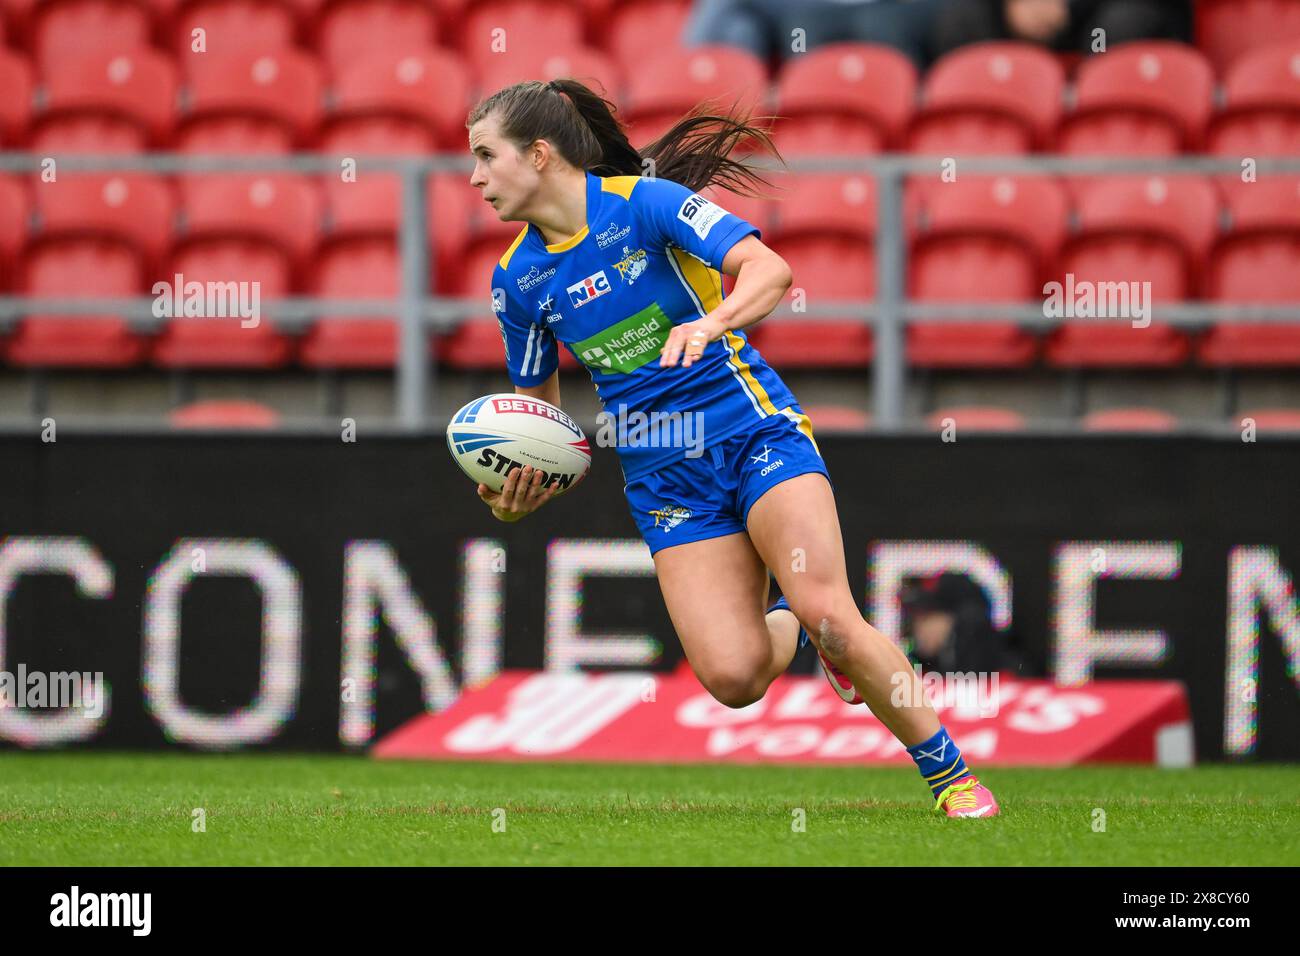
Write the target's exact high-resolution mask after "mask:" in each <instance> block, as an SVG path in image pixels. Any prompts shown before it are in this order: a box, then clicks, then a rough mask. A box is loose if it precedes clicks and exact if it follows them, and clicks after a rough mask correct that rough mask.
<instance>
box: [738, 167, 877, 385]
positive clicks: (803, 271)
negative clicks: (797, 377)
mask: <svg viewBox="0 0 1300 956" xmlns="http://www.w3.org/2000/svg"><path fill="white" fill-rule="evenodd" d="M774 182H775V184H776V185H778V186H781V187H784V189H783V190H782V191H780V192H778V193H777V195H778V196H779V197H780V201H779V202H776V203H773V207H774V208H773V212H772V220H773V221H772V226H771V228H770V231H769V234H768V240H767V244H768V245H769V246H770V247H771V248H773V249H774V250H775V251H776V252H777V253H778V254H779V255H780V256H782V257H783V258H784V259H785V260H786V262H787V263H788V264H789V266H790V270H791V272H792V273H793V275H794V282H793V285H792V286H791V289H790V300H791V302H792V304H796V305H797V304H798V303H800V302H803V303H804V304H810V305H811V304H816V305H819V306H820V305H824V304H826V303H828V302H832V301H834V300H836V299H871V298H874V297H875V294H876V265H875V253H874V251H873V248H872V240H873V237H874V235H875V229H876V197H875V192H876V190H875V183H874V182H872V180H871V179H870V178H869V177H867V176H857V175H852V174H849V175H844V174H837V173H829V174H827V173H805V174H799V175H795V174H791V175H788V176H786V177H784V178H783V179H780V180H774ZM746 334H747V335H749V338H750V341H751V342H752V343H753V345H754V347H755V348H757V349H758V350H759V351H760V352H762V353H763V356H764V358H766V359H767V360H768V361H769V362H771V363H772V364H773V365H776V366H780V367H784V368H817V367H826V368H860V367H862V366H865V365H867V364H868V363H869V362H870V361H871V358H872V355H873V354H874V348H873V342H874V340H873V336H872V331H871V326H870V325H868V324H867V323H866V322H865V320H859V319H856V318H847V320H838V319H835V318H825V319H823V318H821V317H818V318H815V319H797V320H790V319H786V318H781V317H778V318H774V319H767V320H765V321H763V322H761V323H759V324H758V325H756V326H754V327H753V329H752V330H748V331H747V333H746Z"/></svg>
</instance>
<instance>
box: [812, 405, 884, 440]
mask: <svg viewBox="0 0 1300 956" xmlns="http://www.w3.org/2000/svg"><path fill="white" fill-rule="evenodd" d="M804 414H805V415H807V416H808V421H809V422H810V423H811V424H812V428H813V432H814V433H816V434H830V433H834V432H864V431H866V430H867V429H869V428H870V427H871V413H870V412H867V411H864V410H863V409H861V408H853V407H851V406H848V405H810V406H808V407H806V408H805V409H804Z"/></svg>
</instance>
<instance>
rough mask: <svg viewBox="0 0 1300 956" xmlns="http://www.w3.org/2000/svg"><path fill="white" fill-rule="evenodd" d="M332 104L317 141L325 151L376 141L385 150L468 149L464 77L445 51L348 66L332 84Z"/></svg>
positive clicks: (380, 58)
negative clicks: (326, 123)
mask: <svg viewBox="0 0 1300 956" xmlns="http://www.w3.org/2000/svg"><path fill="white" fill-rule="evenodd" d="M334 94H335V97H336V101H337V102H336V105H335V108H334V110H333V112H332V113H331V115H330V117H329V122H328V125H327V126H326V128H325V131H324V135H323V137H322V145H323V147H324V148H325V149H326V150H328V151H337V150H338V149H339V144H340V142H342V141H347V142H349V143H350V144H351V148H355V146H356V145H361V146H366V145H368V143H367V141H368V140H369V141H374V140H376V139H379V140H381V141H385V142H388V143H391V144H392V146H391V148H387V149H385V151H387V152H436V151H437V149H438V147H439V146H442V147H446V148H448V149H457V150H460V149H463V150H468V145H467V144H468V142H469V140H468V136H467V133H466V131H465V112H466V111H465V103H466V102H467V100H468V99H469V76H468V74H467V73H466V71H465V67H464V66H463V65H462V63H461V62H460V60H459V59H457V58H456V57H455V56H454V55H453V54H450V53H447V52H445V51H440V50H439V51H433V52H430V53H425V54H420V55H414V54H412V55H407V56H402V57H400V58H395V57H389V56H386V55H381V56H375V57H371V58H369V59H364V60H360V61H358V62H356V63H355V64H353V65H351V66H349V67H348V68H347V69H345V70H344V71H343V73H342V74H341V75H340V76H339V77H338V79H337V80H336V81H335V84H334Z"/></svg>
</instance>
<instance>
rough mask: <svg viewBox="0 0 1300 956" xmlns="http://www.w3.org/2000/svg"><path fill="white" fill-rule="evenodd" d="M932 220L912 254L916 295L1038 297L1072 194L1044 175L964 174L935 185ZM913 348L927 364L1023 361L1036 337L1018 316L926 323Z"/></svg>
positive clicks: (929, 205) (912, 333)
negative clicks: (1007, 319)
mask: <svg viewBox="0 0 1300 956" xmlns="http://www.w3.org/2000/svg"><path fill="white" fill-rule="evenodd" d="M925 220H926V228H925V230H924V231H923V232H922V233H921V234H920V235H918V237H917V239H916V241H915V243H914V245H913V251H912V255H911V257H910V260H909V261H910V284H911V295H912V297H913V298H914V299H916V300H917V301H920V302H944V301H963V300H965V301H976V302H979V301H984V302H1027V301H1038V300H1040V299H1041V296H1042V286H1043V282H1042V279H1043V276H1044V274H1045V273H1046V272H1047V265H1048V263H1050V262H1052V261H1054V257H1055V255H1056V253H1057V251H1058V249H1059V247H1060V245H1061V241H1062V239H1063V238H1064V235H1065V223H1066V200H1065V193H1064V190H1062V188H1061V187H1060V185H1059V184H1057V183H1056V182H1055V181H1053V180H1050V179H1046V178H1043V177H1036V176H1025V177H1021V178H1019V179H1017V178H1014V177H1008V176H996V177H993V176H976V177H961V178H959V179H957V180H955V181H953V182H950V183H944V184H942V185H939V186H936V187H934V188H932V189H931V190H930V191H929V195H928V198H927V200H926V217H925ZM907 349H908V360H909V362H910V363H911V364H913V365H915V366H918V367H922V368H940V367H948V368H952V367H964V368H1016V367H1024V366H1028V365H1029V364H1031V363H1032V361H1033V359H1034V354H1035V352H1036V350H1037V343H1036V341H1035V339H1034V337H1033V336H1032V335H1030V334H1028V333H1026V332H1025V331H1024V330H1022V329H1021V328H1020V327H1019V326H1018V325H1016V323H1015V322H1004V321H988V320H984V321H971V322H948V321H944V322H920V323H914V324H912V325H910V326H909V327H908V330H907Z"/></svg>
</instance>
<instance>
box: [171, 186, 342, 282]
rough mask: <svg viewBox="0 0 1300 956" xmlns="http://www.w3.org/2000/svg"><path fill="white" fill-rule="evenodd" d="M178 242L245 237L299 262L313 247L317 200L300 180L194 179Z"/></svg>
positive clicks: (317, 212)
mask: <svg viewBox="0 0 1300 956" xmlns="http://www.w3.org/2000/svg"><path fill="white" fill-rule="evenodd" d="M185 216H186V230H185V236H184V238H183V242H184V243H187V244H189V243H195V242H206V241H209V240H217V241H220V240H225V239H230V238H236V239H241V240H244V239H250V240H255V241H259V242H264V243H267V244H268V245H271V246H274V247H276V248H277V249H278V250H279V251H280V252H281V253H282V254H283V255H284V256H285V257H286V258H287V259H288V260H289V261H290V262H291V263H294V264H297V263H301V262H302V261H303V260H305V259H306V257H307V255H308V254H309V253H310V252H311V250H312V249H313V248H314V247H315V245H316V240H317V233H318V229H319V225H318V224H319V222H320V196H319V193H318V192H317V189H316V184H315V183H314V182H313V181H312V180H311V179H310V178H308V177H306V176H299V175H294V174H291V173H285V174H276V175H270V176H257V175H252V176H249V175H238V176H232V175H218V176H205V177H203V178H202V179H195V180H194V181H193V182H192V183H191V186H190V189H189V191H188V196H187V197H186V204H185Z"/></svg>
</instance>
